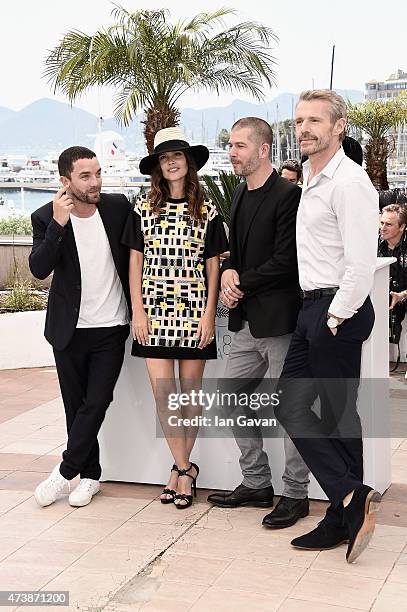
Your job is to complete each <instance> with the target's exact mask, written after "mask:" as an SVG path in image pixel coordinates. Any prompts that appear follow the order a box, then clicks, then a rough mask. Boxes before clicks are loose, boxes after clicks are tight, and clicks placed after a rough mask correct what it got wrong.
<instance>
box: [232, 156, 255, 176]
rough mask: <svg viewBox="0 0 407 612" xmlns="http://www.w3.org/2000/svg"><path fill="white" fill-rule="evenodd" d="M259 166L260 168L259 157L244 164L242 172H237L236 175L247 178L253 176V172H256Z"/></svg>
mask: <svg viewBox="0 0 407 612" xmlns="http://www.w3.org/2000/svg"><path fill="white" fill-rule="evenodd" d="M259 166H260V158H259V156H258V155H257V156H256V157H252V158H251V159H249V160H248V161H247V162H245V163H244V164H242V165H241V168H240V170H235V173H236V174H237V175H238V176H244V177H247V176H250V175H251V174H253V172H255V171H256V170H257V169H258V167H259Z"/></svg>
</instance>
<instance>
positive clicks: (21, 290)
mask: <svg viewBox="0 0 407 612" xmlns="http://www.w3.org/2000/svg"><path fill="white" fill-rule="evenodd" d="M46 305H47V302H46V298H44V297H42V296H39V295H36V294H35V293H33V287H32V285H31V283H30V282H28V281H25V280H16V281H15V282H14V285H13V286H12V288H11V290H10V293H8V294H7V295H4V296H0V308H1V309H4V310H6V311H7V310H13V311H15V310H17V311H23V310H44V308H46Z"/></svg>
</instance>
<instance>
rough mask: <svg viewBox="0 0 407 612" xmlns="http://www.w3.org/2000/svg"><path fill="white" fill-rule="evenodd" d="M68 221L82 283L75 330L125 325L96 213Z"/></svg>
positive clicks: (123, 305)
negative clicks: (70, 226)
mask: <svg viewBox="0 0 407 612" xmlns="http://www.w3.org/2000/svg"><path fill="white" fill-rule="evenodd" d="M70 218H71V223H72V228H73V232H74V236H75V242H76V248H77V250H78V257H79V265H80V269H81V280H82V293H81V305H80V309H79V317H78V323H77V325H76V327H114V326H115V325H124V324H125V323H126V322H127V319H128V317H127V305H126V298H125V296H124V293H123V287H122V284H121V281H120V278H119V275H118V274H117V270H116V267H115V265H114V261H113V257H112V252H111V250H110V245H109V240H108V238H107V235H106V230H105V227H104V225H103V222H102V219H101V218H100V215H99V211H98V210H97V209H96V211H95V213H94V214H93V215H92V216H91V217H76V216H75V215H71V216H70Z"/></svg>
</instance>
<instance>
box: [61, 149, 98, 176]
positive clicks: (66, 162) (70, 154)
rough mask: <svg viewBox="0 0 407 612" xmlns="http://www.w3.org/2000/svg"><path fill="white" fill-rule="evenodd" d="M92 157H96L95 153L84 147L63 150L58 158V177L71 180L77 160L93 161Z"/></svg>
mask: <svg viewBox="0 0 407 612" xmlns="http://www.w3.org/2000/svg"><path fill="white" fill-rule="evenodd" d="M94 157H96V153H94V152H93V151H91V150H90V149H87V148H86V147H69V149H65V151H62V153H61V155H60V156H59V158H58V171H59V176H66V177H67V178H71V172H72V170H73V165H74V163H75V162H76V161H78V159H93V158H94Z"/></svg>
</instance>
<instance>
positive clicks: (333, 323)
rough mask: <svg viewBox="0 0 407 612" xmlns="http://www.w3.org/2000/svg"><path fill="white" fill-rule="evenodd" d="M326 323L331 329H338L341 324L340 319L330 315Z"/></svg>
mask: <svg viewBox="0 0 407 612" xmlns="http://www.w3.org/2000/svg"><path fill="white" fill-rule="evenodd" d="M326 324H327V325H328V327H329V329H336V328H337V327H338V325H339V321H338V319H336V318H335V317H329V318H328V320H327V322H326Z"/></svg>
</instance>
